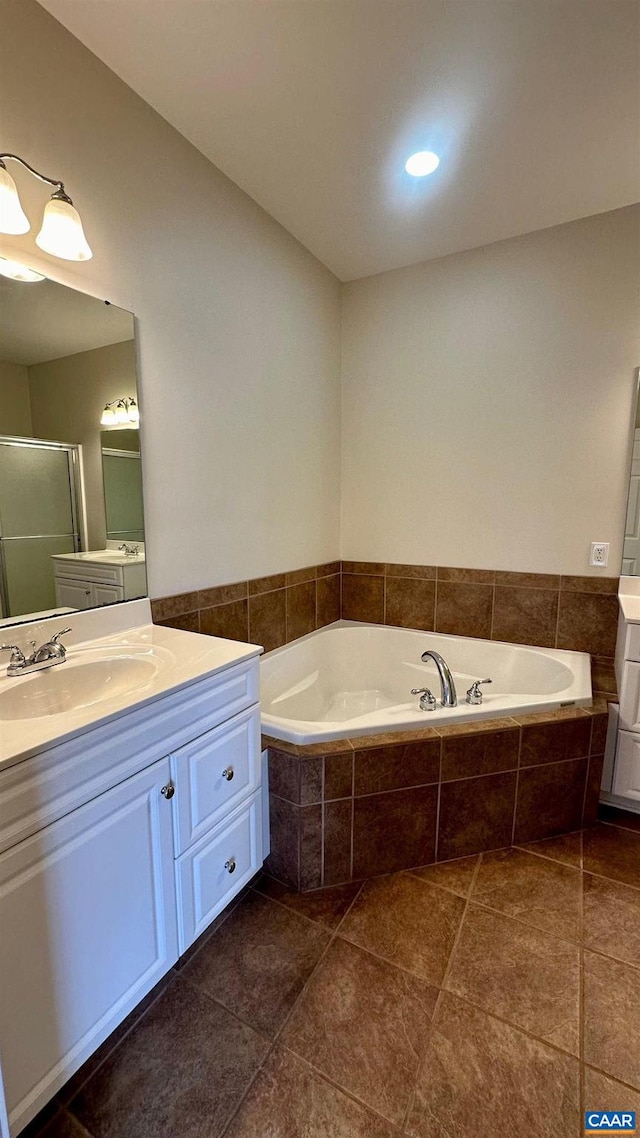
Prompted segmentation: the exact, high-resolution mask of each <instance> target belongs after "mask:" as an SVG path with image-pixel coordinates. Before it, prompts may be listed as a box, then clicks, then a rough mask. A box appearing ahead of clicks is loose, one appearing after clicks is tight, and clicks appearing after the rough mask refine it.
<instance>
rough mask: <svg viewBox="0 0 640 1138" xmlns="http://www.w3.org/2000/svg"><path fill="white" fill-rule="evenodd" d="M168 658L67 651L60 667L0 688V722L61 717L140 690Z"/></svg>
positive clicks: (123, 652)
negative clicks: (51, 716) (53, 716)
mask: <svg viewBox="0 0 640 1138" xmlns="http://www.w3.org/2000/svg"><path fill="white" fill-rule="evenodd" d="M170 658H171V653H170V652H166V651H165V652H159V651H158V650H157V649H155V650H153V651H142V652H135V651H134V650H131V649H130V650H129V651H127V650H126V649H123V650H121V651H116V652H113V651H109V650H105V651H104V652H103V653H100V652H98V651H95V650H94V651H91V652H84V651H83V650H82V649H80V650H77V651H76V652H75V653H74V651H73V649H70V652H69V656H68V657H67V659H66V661H65V662H64V663H63V664H56V665H54V667H52V668H45V669H43V670H42V671H40V672H31V673H30V674H29V675H26V676H19V677H15V678H13V679H11V680H4V681H2V683H0V720H12V719H13V720H15V719H43V718H46V717H47V716H50V715H64V714H65V712H70V711H78V710H80V709H82V708H87V707H92V706H95V705H99V704H101V703H104V702H105V701H108V700H112V699H114V698H117V697H118V696H121V695H124V694H125V693H127V692H133V691H139V690H140V689H141V688H144V687H146V686H147V685H148V684H150V683H151V681H152V680H153V679H154V677H155V676H156V675H157V674H158V672H159V670H160V669H161V668H162V667H163V665H164V664H165V663H166V662H167V659H170Z"/></svg>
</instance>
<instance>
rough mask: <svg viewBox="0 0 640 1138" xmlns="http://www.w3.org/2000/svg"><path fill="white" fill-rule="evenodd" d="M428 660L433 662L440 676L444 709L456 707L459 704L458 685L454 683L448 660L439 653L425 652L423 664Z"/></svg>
mask: <svg viewBox="0 0 640 1138" xmlns="http://www.w3.org/2000/svg"><path fill="white" fill-rule="evenodd" d="M427 660H433V662H434V664H435V666H436V668H437V669H438V675H439V676H440V686H441V688H442V706H443V707H456V705H457V703H458V696H457V694H456V685H455V684H454V682H453V676H452V675H451V669H450V667H449V665H448V664H447V662H446V660H443V658H442V656H441V655H440V653H439V652H431V651H428V652H423V653H422V662H423V663H426V661H427Z"/></svg>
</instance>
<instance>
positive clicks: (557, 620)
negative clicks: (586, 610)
mask: <svg viewBox="0 0 640 1138" xmlns="http://www.w3.org/2000/svg"><path fill="white" fill-rule="evenodd" d="M561 591H562V577H561V578H560V587H559V589H558V605H557V608H556V631H555V636H554V639H553V647H554V648H556V649H557V647H558V633H559V630H560V593H561Z"/></svg>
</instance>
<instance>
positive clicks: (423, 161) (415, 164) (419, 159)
mask: <svg viewBox="0 0 640 1138" xmlns="http://www.w3.org/2000/svg"><path fill="white" fill-rule="evenodd" d="M439 165H440V159H439V158H438V155H437V154H434V153H433V151H432V150H419V151H418V153H417V154H412V155H411V157H410V158H407V161H406V162H405V164H404V168H405V170H406V171H407V174H412V175H413V177H414V178H424V177H426V175H427V174H433V171H434V170H437V169H438V166H439Z"/></svg>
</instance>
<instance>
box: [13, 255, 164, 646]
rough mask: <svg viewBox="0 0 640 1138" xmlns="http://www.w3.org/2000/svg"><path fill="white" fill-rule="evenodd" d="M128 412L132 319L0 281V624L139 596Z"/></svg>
mask: <svg viewBox="0 0 640 1138" xmlns="http://www.w3.org/2000/svg"><path fill="white" fill-rule="evenodd" d="M137 405H138V388H137V382H136V359H135V340H134V320H133V316H132V314H131V313H130V312H125V311H124V310H123V309H119V308H116V307H115V306H114V305H112V304H109V303H108V302H106V301H102V300H98V299H96V298H95V297H92V296H87V295H86V294H85V293H81V292H77V291H76V290H75V289H71V288H67V287H66V286H64V285H61V284H57V283H56V282H55V281H50V280H43V281H38V282H31V283H25V282H21V281H14V280H8V279H7V278H5V277H2V276H0V623H1V624H18V623H20V622H21V621H25V620H29V619H32V618H33V617H34V616H37V615H44V614H47V615H51V614H53V613H60V614H62V613H68V612H70V611H73V610H77V609H81V608H92V607H94V606H98V605H105V604H114V603H117V602H118V601H123V600H132V599H134V598H135V597H140V596H146V595H147V583H146V561H145V551H144V520H143V509H142V474H141V458H140V431H139V427H138V411H137ZM107 407H108V408H109V410H108V413H107V414H106V416H105V417H104V420H103V415H104V412H105V408H107ZM101 420H103V421H102V422H101ZM105 420H106V421H105ZM121 547H122V548H121Z"/></svg>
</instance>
